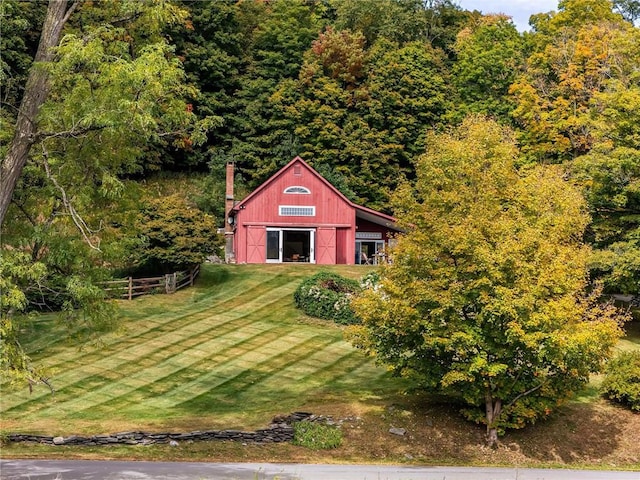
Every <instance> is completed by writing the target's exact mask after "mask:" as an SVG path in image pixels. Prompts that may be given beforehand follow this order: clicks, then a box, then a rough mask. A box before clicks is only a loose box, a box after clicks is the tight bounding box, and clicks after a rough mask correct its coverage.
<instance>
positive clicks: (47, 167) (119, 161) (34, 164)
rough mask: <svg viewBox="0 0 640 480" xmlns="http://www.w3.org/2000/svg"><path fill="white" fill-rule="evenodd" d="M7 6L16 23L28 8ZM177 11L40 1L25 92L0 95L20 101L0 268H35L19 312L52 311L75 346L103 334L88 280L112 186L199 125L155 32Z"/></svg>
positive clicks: (0, 214) (113, 199)
mask: <svg viewBox="0 0 640 480" xmlns="http://www.w3.org/2000/svg"><path fill="white" fill-rule="evenodd" d="M2 5H3V6H4V5H5V4H4V2H3V3H2ZM7 5H9V4H7ZM12 5H13V4H12ZM15 7H16V8H24V9H25V13H24V15H25V16H28V14H29V11H30V9H31V8H32V6H31V4H30V3H29V2H22V3H17V4H15ZM184 13H185V12H183V11H182V10H180V9H177V8H176V7H175V6H173V5H172V4H170V3H167V2H162V1H155V0H153V1H150V2H129V1H118V0H109V1H107V0H105V1H99V2H74V1H64V0H59V1H50V2H49V3H48V8H47V9H46V15H45V16H44V17H43V18H44V23H43V26H42V27H41V29H40V41H39V45H38V49H37V53H35V52H34V53H35V57H34V61H33V62H31V63H30V67H29V70H28V75H25V78H26V80H25V82H26V83H25V84H24V85H20V86H19V87H16V91H20V89H22V92H23V93H22V94H21V95H20V94H17V95H14V96H13V97H11V96H10V97H5V98H3V102H4V101H9V100H11V101H13V100H12V99H15V101H20V102H21V103H20V106H19V108H18V106H17V105H13V107H15V108H4V107H5V104H3V118H4V119H5V124H9V123H11V128H10V133H9V137H10V139H11V140H10V141H9V142H8V143H7V144H3V145H2V146H1V147H0V152H1V154H2V165H1V172H0V227H1V229H2V230H1V233H2V247H1V248H2V250H0V255H2V261H3V262H4V264H5V267H4V268H5V269H6V270H7V271H18V272H20V271H23V270H24V269H25V268H26V267H24V268H22V267H21V266H22V265H23V260H24V258H29V259H30V262H32V263H33V264H34V265H43V266H44V273H43V275H41V277H40V278H39V281H38V282H37V283H36V284H34V285H29V284H25V283H24V282H13V283H12V285H14V286H18V287H19V288H21V289H22V292H23V294H24V297H25V299H26V302H27V304H26V305H25V307H24V309H26V310H31V309H34V308H52V309H56V310H62V312H63V316H62V319H63V320H64V321H65V322H66V323H67V324H68V326H69V330H70V331H71V332H74V333H77V334H80V335H81V336H82V337H83V338H95V336H96V335H98V334H99V333H100V332H102V331H104V330H105V329H107V328H109V327H113V326H114V323H113V320H114V319H115V316H114V315H113V312H112V311H111V305H110V304H109V303H105V302H104V301H103V299H104V295H103V293H102V291H101V290H100V289H99V288H97V287H96V286H95V284H94V282H95V281H96V280H99V279H101V277H102V278H104V273H101V267H102V266H107V265H109V263H108V262H109V261H110V259H109V258H108V256H107V255H106V252H107V250H109V248H105V245H104V244H103V243H102V242H103V240H106V239H108V237H109V231H110V230H111V227H112V225H111V222H115V221H117V215H114V216H112V217H109V214H111V213H113V212H115V211H118V204H119V201H120V200H121V199H122V198H123V197H125V196H126V195H125V193H126V187H125V184H124V182H123V181H122V179H123V177H124V176H126V175H129V174H132V173H135V172H139V171H141V170H142V168H143V167H144V165H146V164H153V163H154V161H155V160H156V159H157V156H158V155H159V152H161V150H162V148H165V147H166V146H167V145H174V146H175V147H176V148H180V147H183V146H184V145H186V144H189V143H193V142H197V141H201V140H203V138H204V129H206V125H207V124H208V123H210V122H209V120H208V119H204V120H203V121H202V122H200V124H199V125H197V126H196V118H195V116H194V115H193V113H192V112H190V111H189V109H188V108H187V104H186V102H185V101H184V98H185V97H187V96H189V94H190V93H191V92H192V90H193V89H192V88H190V87H188V86H186V85H185V81H184V73H183V70H182V68H181V65H180V62H179V61H178V59H177V58H176V57H175V56H174V54H173V52H172V48H171V47H170V46H169V45H168V43H167V42H166V40H165V39H164V38H163V36H162V35H161V31H162V28H163V26H164V25H165V24H166V23H171V22H178V23H180V22H184V21H185V14H184ZM3 133H4V132H3ZM101 214H102V215H101ZM118 215H120V212H118ZM12 251H17V252H20V254H21V255H13V254H11V252H12ZM112 251H115V250H112ZM25 255H26V257H25ZM15 262H17V263H15ZM27 270H28V269H27ZM34 287H37V288H34ZM7 288H12V287H7ZM20 318H22V317H21V314H20V309H17V308H11V309H8V310H6V311H4V312H3V322H4V324H3V332H16V331H18V330H17V328H15V325H14V326H12V322H14V321H16V322H20V321H21V320H20ZM103 327H104V328H103ZM3 335H4V333H3ZM3 341H4V337H3ZM14 351H19V350H14ZM16 358H17V357H15V356H13V357H10V358H9V357H7V359H5V358H3V359H2V361H3V368H7V369H8V370H9V371H16V372H17V371H19V370H20V369H21V368H23V367H24V365H27V363H28V362H19V361H18V360H16ZM5 360H6V361H5ZM14 367H15V368H14Z"/></svg>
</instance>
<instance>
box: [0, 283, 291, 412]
mask: <svg viewBox="0 0 640 480" xmlns="http://www.w3.org/2000/svg"><path fill="white" fill-rule="evenodd" d="M283 289H284V290H283ZM289 294H290V293H289V291H288V289H286V288H285V287H279V288H276V289H275V290H272V292H271V295H269V301H265V300H264V299H263V298H254V299H253V300H252V301H249V302H246V303H245V307H246V308H244V309H242V310H241V309H237V310H236V311H233V312H226V313H227V315H216V314H214V315H211V312H208V313H209V315H208V316H206V317H204V316H203V317H202V318H200V319H198V318H196V319H194V320H193V322H194V323H191V324H190V325H188V327H187V328H178V326H176V329H175V330H171V331H167V332H166V333H165V334H164V335H160V336H157V335H152V334H150V333H148V332H144V333H143V335H129V338H128V339H127V340H123V341H121V342H115V343H114V344H111V345H109V346H108V347H107V348H104V349H102V350H99V351H95V352H90V353H86V354H78V353H77V352H74V351H73V349H69V350H70V351H67V352H66V355H62V357H63V358H62V359H61V361H58V362H57V363H53V364H52V365H51V366H50V368H51V370H53V371H62V372H69V371H75V372H78V376H77V377H76V379H75V381H77V382H82V381H83V379H84V377H83V376H82V374H81V372H82V368H83V367H84V365H87V364H92V365H94V368H98V369H100V370H101V371H107V370H116V369H118V368H120V367H122V368H124V369H125V371H123V372H122V375H126V374H127V372H126V368H127V366H129V367H131V366H132V365H134V364H136V363H137V362H140V361H144V362H145V363H146V364H147V365H151V364H153V363H155V358H156V357H158V356H159V357H160V358H162V357H165V356H167V355H168V354H170V351H171V350H183V349H187V348H191V347H197V345H198V344H199V343H202V340H200V339H201V338H202V337H204V338H206V337H207V336H208V335H210V334H215V335H221V334H225V333H226V331H225V330H226V329H229V330H233V329H237V328H240V327H242V326H244V325H245V324H246V323H247V322H250V321H251V319H248V318H247V317H248V316H249V315H258V316H260V313H261V311H263V310H266V311H270V309H271V306H272V304H274V303H277V302H280V301H281V300H282V298H283V297H286V296H288V295H289ZM255 303H259V304H261V307H259V308H257V307H255V306H253V307H252V304H255ZM243 310H246V311H243ZM233 322H240V323H238V324H234V323H233ZM221 328H222V330H220V329H221ZM150 346H151V347H154V348H149V347H150ZM64 357H66V360H65V358H64ZM59 360H60V359H59ZM115 379H117V378H112V380H115ZM60 380H63V381H64V376H63V375H56V383H57V385H58V387H57V388H60V387H59V385H63V386H64V383H60ZM47 396H48V392H46V391H42V390H41V391H39V392H38V393H36V395H35V396H29V397H27V398H24V397H23V398H22V401H20V399H19V398H16V399H15V400H16V401H14V402H12V403H9V404H4V405H3V408H5V409H6V408H12V407H13V406H15V405H18V404H19V403H22V402H32V401H34V400H36V399H38V398H42V397H47Z"/></svg>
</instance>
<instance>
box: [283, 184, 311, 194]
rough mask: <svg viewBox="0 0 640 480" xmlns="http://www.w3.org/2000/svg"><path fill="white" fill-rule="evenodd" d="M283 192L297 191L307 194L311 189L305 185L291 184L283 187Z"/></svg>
mask: <svg viewBox="0 0 640 480" xmlns="http://www.w3.org/2000/svg"><path fill="white" fill-rule="evenodd" d="M284 193H299V194H305V193H306V194H309V193H311V191H310V190H309V189H308V188H306V187H299V186H297V185H296V186H293V187H287V188H285V189H284Z"/></svg>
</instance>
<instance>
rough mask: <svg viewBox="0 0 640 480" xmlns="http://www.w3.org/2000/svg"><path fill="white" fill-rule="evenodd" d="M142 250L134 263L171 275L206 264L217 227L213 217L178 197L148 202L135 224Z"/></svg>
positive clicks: (141, 267)
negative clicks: (177, 271)
mask: <svg viewBox="0 0 640 480" xmlns="http://www.w3.org/2000/svg"><path fill="white" fill-rule="evenodd" d="M136 230H137V232H138V235H139V236H140V238H141V243H142V247H141V248H137V249H136V250H135V251H134V252H132V255H133V262H132V263H133V264H135V265H138V268H139V269H141V270H143V271H145V272H150V273H172V272H175V271H176V270H183V269H187V268H190V267H193V266H194V265H198V264H200V263H202V262H204V260H205V258H206V257H207V255H210V254H211V253H212V252H214V250H215V247H216V245H219V244H220V242H216V231H217V228H216V225H215V222H214V220H213V218H212V217H210V216H209V215H207V214H205V213H204V212H202V211H201V210H199V209H198V208H196V207H195V206H192V205H190V204H189V203H188V202H187V201H186V200H184V198H181V197H180V196H179V195H177V194H175V195H171V196H168V197H165V198H154V199H150V200H147V201H146V202H145V204H144V206H143V207H142V209H141V211H140V213H139V214H138V218H137V221H136Z"/></svg>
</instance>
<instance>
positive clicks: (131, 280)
mask: <svg viewBox="0 0 640 480" xmlns="http://www.w3.org/2000/svg"><path fill="white" fill-rule="evenodd" d="M132 298H133V277H129V300H131V299H132Z"/></svg>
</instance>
